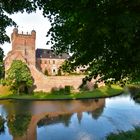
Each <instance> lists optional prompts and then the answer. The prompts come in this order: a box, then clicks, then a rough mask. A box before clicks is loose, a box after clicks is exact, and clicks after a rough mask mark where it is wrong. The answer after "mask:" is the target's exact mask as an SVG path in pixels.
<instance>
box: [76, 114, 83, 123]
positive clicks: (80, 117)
mask: <svg viewBox="0 0 140 140" xmlns="http://www.w3.org/2000/svg"><path fill="white" fill-rule="evenodd" d="M82 116H83V114H82V112H78V113H77V119H78V122H79V124H81V120H82Z"/></svg>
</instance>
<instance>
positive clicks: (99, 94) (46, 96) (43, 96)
mask: <svg viewBox="0 0 140 140" xmlns="http://www.w3.org/2000/svg"><path fill="white" fill-rule="evenodd" d="M122 91H123V89H122V88H121V87H119V86H116V85H112V86H111V88H110V87H107V86H105V87H101V88H98V89H95V90H93V91H84V92H79V93H70V94H63V93H57V94H53V93H44V92H36V93H34V94H30V95H27V94H23V95H15V94H11V93H9V94H8V93H6V94H0V99H26V100H27V99H28V100H37V99H38V100H57V99H59V100H60V99H86V98H103V97H111V96H116V95H119V94H120V93H121V92H122Z"/></svg>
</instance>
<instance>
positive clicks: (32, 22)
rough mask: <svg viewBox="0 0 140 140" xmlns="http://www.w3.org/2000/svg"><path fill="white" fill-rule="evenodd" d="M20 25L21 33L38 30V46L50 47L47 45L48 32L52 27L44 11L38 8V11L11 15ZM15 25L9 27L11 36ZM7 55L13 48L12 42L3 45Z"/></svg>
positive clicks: (8, 32)
mask: <svg viewBox="0 0 140 140" xmlns="http://www.w3.org/2000/svg"><path fill="white" fill-rule="evenodd" d="M10 17H11V18H12V19H13V20H14V21H15V22H16V23H17V25H18V30H19V33H21V32H22V31H23V33H27V32H28V33H30V32H31V31H32V30H33V29H34V30H35V31H36V48H50V46H48V45H46V42H47V38H46V34H47V31H48V30H49V28H50V27H51V25H50V22H49V21H48V19H47V18H44V17H43V15H42V12H41V11H39V10H37V12H36V13H31V14H27V13H23V14H22V13H16V14H13V15H11V16H10ZM13 28H14V27H7V29H6V31H7V34H8V35H9V37H10V36H11V33H12V31H13ZM1 47H2V48H3V50H4V53H5V55H6V54H7V53H8V52H9V51H10V50H11V48H12V47H11V44H9V43H5V44H4V45H2V46H1Z"/></svg>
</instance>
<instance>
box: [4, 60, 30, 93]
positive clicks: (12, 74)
mask: <svg viewBox="0 0 140 140" xmlns="http://www.w3.org/2000/svg"><path fill="white" fill-rule="evenodd" d="M6 80H7V84H8V85H9V86H10V87H11V89H12V90H14V92H15V93H17V94H19V93H21V92H28V89H29V88H30V87H32V85H33V79H32V76H31V73H30V70H29V68H28V67H27V65H26V64H25V63H24V62H22V61H21V60H14V61H13V62H12V64H11V67H10V68H9V70H8V71H7V77H6Z"/></svg>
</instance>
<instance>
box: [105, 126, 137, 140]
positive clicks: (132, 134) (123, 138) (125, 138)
mask: <svg viewBox="0 0 140 140" xmlns="http://www.w3.org/2000/svg"><path fill="white" fill-rule="evenodd" d="M107 140H140V128H136V129H135V130H132V131H127V132H121V133H119V134H111V135H109V136H108V138H107Z"/></svg>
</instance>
